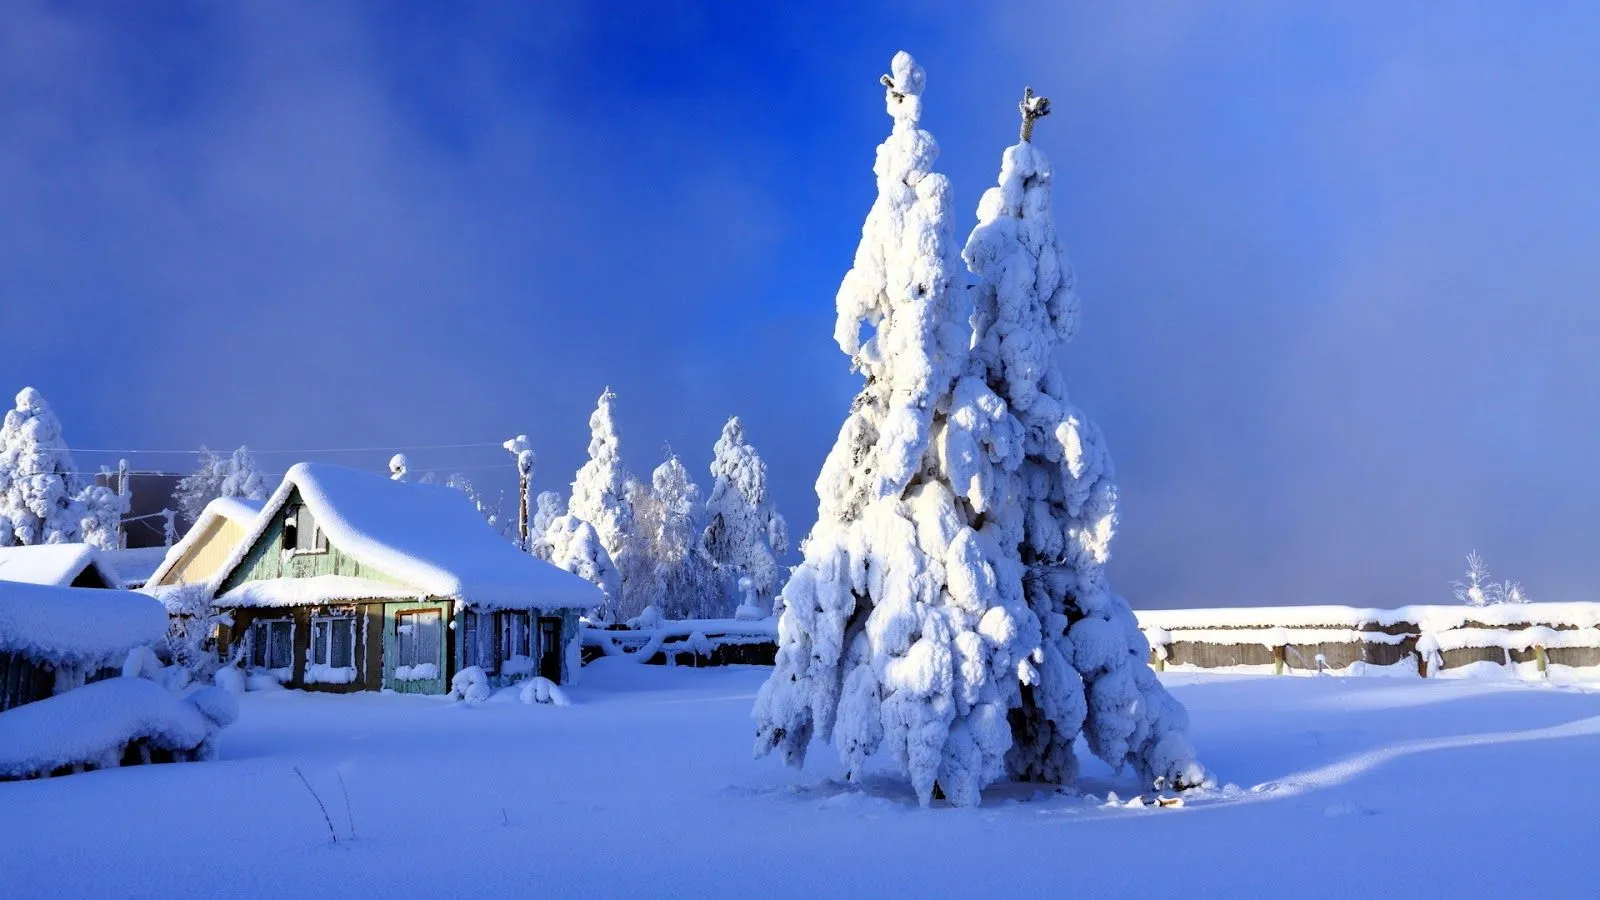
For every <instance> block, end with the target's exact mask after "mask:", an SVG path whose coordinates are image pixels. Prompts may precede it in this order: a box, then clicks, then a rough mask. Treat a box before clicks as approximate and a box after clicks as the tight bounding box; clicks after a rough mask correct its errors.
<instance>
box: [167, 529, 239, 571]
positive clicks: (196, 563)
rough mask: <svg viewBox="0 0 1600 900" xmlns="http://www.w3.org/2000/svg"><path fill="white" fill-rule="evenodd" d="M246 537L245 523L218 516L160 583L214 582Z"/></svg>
mask: <svg viewBox="0 0 1600 900" xmlns="http://www.w3.org/2000/svg"><path fill="white" fill-rule="evenodd" d="M244 538H245V530H244V526H242V525H239V524H238V523H236V522H233V521H230V520H228V519H225V518H223V517H222V516H217V517H216V518H214V519H212V520H211V523H210V524H209V525H207V526H206V530H205V532H204V533H203V534H201V535H200V539H199V540H198V541H196V542H195V543H194V545H193V546H191V547H190V548H189V549H188V551H187V552H185V553H184V554H183V557H182V558H181V559H179V560H178V562H177V564H176V565H174V566H173V567H172V571H170V572H168V573H167V574H166V576H165V577H163V578H162V579H161V582H160V583H161V584H196V583H198V582H203V581H210V580H211V578H212V577H213V576H215V575H216V574H217V570H218V569H221V568H222V565H223V563H226V562H227V561H228V558H229V557H230V556H232V555H233V551H234V550H235V549H236V548H237V547H238V545H239V542H240V541H242V540H244Z"/></svg>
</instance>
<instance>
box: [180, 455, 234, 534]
mask: <svg viewBox="0 0 1600 900" xmlns="http://www.w3.org/2000/svg"><path fill="white" fill-rule="evenodd" d="M226 474H227V473H226V471H225V470H224V466H223V462H222V457H220V456H218V455H217V454H216V453H215V452H213V451H212V450H211V449H209V448H208V447H206V446H205V445H204V444H201V445H200V455H199V461H198V462H197V463H196V465H195V470H194V472H192V473H190V474H188V475H185V476H183V477H182V478H180V479H178V483H177V484H176V485H174V486H173V489H172V502H173V503H174V505H176V506H177V508H178V514H179V515H180V516H181V517H182V518H183V521H185V522H187V523H189V524H193V523H194V522H195V521H196V520H198V519H199V518H200V513H201V512H203V511H204V510H205V508H206V504H207V503H210V502H211V501H213V500H215V499H217V498H218V497H220V496H222V493H221V489H222V479H223V476H224V475H226Z"/></svg>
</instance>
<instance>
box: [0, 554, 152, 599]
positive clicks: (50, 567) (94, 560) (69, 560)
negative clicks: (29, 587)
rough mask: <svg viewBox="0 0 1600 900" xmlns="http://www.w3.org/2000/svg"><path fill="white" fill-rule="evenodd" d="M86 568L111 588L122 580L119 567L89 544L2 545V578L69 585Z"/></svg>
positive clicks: (0, 573) (0, 567) (32, 582)
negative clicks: (113, 567)
mask: <svg viewBox="0 0 1600 900" xmlns="http://www.w3.org/2000/svg"><path fill="white" fill-rule="evenodd" d="M85 569H91V570H93V571H94V572H95V574H96V575H98V576H99V578H100V580H101V581H103V582H104V583H105V586H106V587H108V588H114V587H118V586H120V585H121V584H122V578H121V576H119V575H118V574H117V573H116V570H114V569H112V568H111V566H110V565H108V564H107V563H106V562H105V560H103V559H101V558H100V554H99V553H98V552H97V551H96V550H95V548H93V547H91V546H89V545H88V544H34V545H31V546H26V547H0V581H20V582H23V583H26V584H45V585H51V586H54V587H69V586H71V585H72V582H73V581H75V580H77V578H78V576H79V575H82V574H83V572H84V570H85Z"/></svg>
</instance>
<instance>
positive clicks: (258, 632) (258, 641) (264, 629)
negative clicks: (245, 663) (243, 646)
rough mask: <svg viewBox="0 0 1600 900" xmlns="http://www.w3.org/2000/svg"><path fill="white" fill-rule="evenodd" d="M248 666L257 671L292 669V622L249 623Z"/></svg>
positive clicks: (277, 620) (282, 620)
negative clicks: (253, 667)
mask: <svg viewBox="0 0 1600 900" xmlns="http://www.w3.org/2000/svg"><path fill="white" fill-rule="evenodd" d="M250 664H251V665H253V666H255V667H256V668H258V669H292V668H293V667H294V622H292V621H290V620H288V619H268V620H258V621H256V622H253V623H251V625H250Z"/></svg>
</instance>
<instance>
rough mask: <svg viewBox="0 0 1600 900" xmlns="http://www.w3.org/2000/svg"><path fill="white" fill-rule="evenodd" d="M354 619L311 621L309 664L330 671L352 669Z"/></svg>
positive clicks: (335, 618)
mask: <svg viewBox="0 0 1600 900" xmlns="http://www.w3.org/2000/svg"><path fill="white" fill-rule="evenodd" d="M355 660H356V617H355V616H318V617H317V618H315V619H312V620H311V663H312V664H313V665H318V666H327V667H328V668H331V669H348V668H354V667H355V664H356V662H355Z"/></svg>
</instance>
